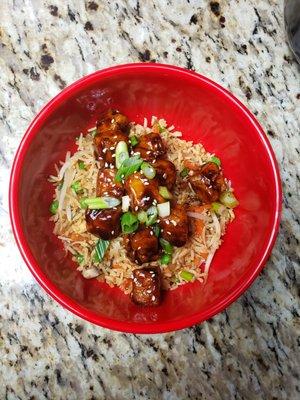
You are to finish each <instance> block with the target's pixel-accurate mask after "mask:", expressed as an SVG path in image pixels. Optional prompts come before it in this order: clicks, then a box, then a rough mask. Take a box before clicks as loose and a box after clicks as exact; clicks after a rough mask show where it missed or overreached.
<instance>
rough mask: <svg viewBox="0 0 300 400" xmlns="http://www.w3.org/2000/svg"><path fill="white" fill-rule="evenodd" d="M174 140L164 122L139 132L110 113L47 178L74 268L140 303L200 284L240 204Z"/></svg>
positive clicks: (207, 157) (215, 165) (196, 150)
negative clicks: (198, 282) (120, 290)
mask: <svg viewBox="0 0 300 400" xmlns="http://www.w3.org/2000/svg"><path fill="white" fill-rule="evenodd" d="M181 136H182V135H181V133H180V132H177V131H175V132H174V127H173V126H170V127H168V126H167V123H166V121H165V120H164V119H157V118H156V117H152V121H151V126H149V127H148V123H147V120H146V119H145V122H144V125H143V126H142V125H139V124H135V123H133V122H129V120H128V118H127V117H126V116H125V115H123V114H122V113H120V112H119V111H116V110H111V109H110V110H108V111H106V112H104V113H103V114H101V115H100V117H99V118H98V120H97V124H96V127H95V128H92V129H89V130H88V131H87V132H86V134H85V135H83V134H81V135H80V136H79V138H78V139H77V141H76V145H77V151H76V152H75V153H74V154H73V155H71V152H70V151H69V152H67V154H66V157H65V161H64V162H60V165H59V166H57V165H56V166H55V168H56V171H57V174H56V175H51V176H50V177H49V180H50V181H51V182H52V183H53V185H54V187H55V190H54V199H53V202H52V204H51V205H50V211H51V213H52V214H53V215H52V216H51V220H52V221H53V222H54V233H55V235H57V236H58V237H59V239H61V240H62V242H63V245H64V247H65V250H66V251H67V252H70V253H71V254H72V257H73V260H74V261H75V262H77V263H78V270H79V271H81V273H82V275H83V276H84V277H85V278H87V279H90V278H97V279H98V280H100V281H105V282H106V283H108V284H109V285H110V286H118V287H120V288H121V289H122V290H123V291H124V292H125V293H128V294H130V296H131V298H132V300H133V301H134V302H135V303H136V304H139V305H148V306H154V305H158V304H160V302H161V300H162V291H163V290H169V289H170V290H172V289H175V288H177V287H178V286H180V285H183V284H185V283H188V282H192V281H195V280H198V281H200V282H201V283H204V282H205V281H206V280H207V278H208V273H209V267H210V264H211V261H212V259H213V256H214V254H215V252H216V250H217V249H218V247H219V246H220V245H221V242H222V239H221V238H222V235H224V234H225V231H226V226H227V224H228V223H229V222H230V221H232V220H233V219H234V211H233V209H234V208H235V207H236V206H237V205H238V201H237V199H236V198H235V196H234V193H233V189H232V187H231V184H230V181H229V180H227V179H226V178H225V177H224V176H223V172H222V165H221V161H220V159H219V158H218V157H216V156H215V155H214V154H210V153H208V152H207V151H206V150H205V149H204V147H203V146H202V145H201V144H199V143H198V144H193V143H192V142H190V141H185V140H183V139H182V138H181Z"/></svg>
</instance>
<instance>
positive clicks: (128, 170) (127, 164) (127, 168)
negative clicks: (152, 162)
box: [115, 156, 143, 183]
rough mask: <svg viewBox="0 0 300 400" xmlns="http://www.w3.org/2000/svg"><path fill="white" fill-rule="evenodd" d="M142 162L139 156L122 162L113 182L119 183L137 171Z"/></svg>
mask: <svg viewBox="0 0 300 400" xmlns="http://www.w3.org/2000/svg"><path fill="white" fill-rule="evenodd" d="M142 163H143V160H142V159H141V158H140V156H133V157H130V158H128V159H127V160H125V161H124V162H123V164H122V165H121V167H120V168H119V170H118V172H117V173H116V176H115V181H116V182H118V183H120V182H122V179H126V178H127V177H128V176H129V175H131V174H133V173H134V172H136V171H138V169H139V168H140V166H141V165H142Z"/></svg>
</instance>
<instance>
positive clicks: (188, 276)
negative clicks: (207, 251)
mask: <svg viewBox="0 0 300 400" xmlns="http://www.w3.org/2000/svg"><path fill="white" fill-rule="evenodd" d="M179 275H180V277H181V278H182V279H183V280H184V281H186V282H191V281H192V280H193V279H194V277H195V275H194V274H192V273H191V272H189V271H185V270H183V271H181V272H180V274H179Z"/></svg>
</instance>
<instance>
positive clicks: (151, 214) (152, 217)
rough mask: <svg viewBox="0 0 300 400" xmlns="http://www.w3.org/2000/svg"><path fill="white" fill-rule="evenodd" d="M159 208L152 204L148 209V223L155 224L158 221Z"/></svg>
mask: <svg viewBox="0 0 300 400" xmlns="http://www.w3.org/2000/svg"><path fill="white" fill-rule="evenodd" d="M157 213H158V212H157V208H156V207H155V206H151V207H149V208H148V210H147V221H146V225H147V226H149V225H153V224H155V222H156V221H157Z"/></svg>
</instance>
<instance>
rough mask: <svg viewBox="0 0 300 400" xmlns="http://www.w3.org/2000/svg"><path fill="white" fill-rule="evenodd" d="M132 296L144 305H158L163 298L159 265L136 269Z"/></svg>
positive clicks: (135, 301) (137, 302) (136, 301)
mask: <svg viewBox="0 0 300 400" xmlns="http://www.w3.org/2000/svg"><path fill="white" fill-rule="evenodd" d="M131 298H132V300H133V302H134V303H136V304H139V305H143V306H157V305H159V303H160V300H161V278H160V268H159V267H148V268H141V269H135V270H134V271H133V289H132V292H131Z"/></svg>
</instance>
